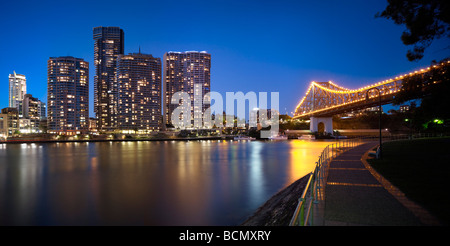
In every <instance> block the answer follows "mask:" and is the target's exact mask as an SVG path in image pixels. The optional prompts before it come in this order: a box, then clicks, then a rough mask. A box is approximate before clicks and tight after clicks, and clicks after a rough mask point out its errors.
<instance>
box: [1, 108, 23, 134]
mask: <svg viewBox="0 0 450 246" xmlns="http://www.w3.org/2000/svg"><path fill="white" fill-rule="evenodd" d="M2 115H3V117H5V116H6V120H5V118H3V120H4V121H3V122H4V124H5V123H6V127H7V133H6V135H7V136H13V135H15V134H16V133H17V132H18V131H19V111H18V110H17V108H12V107H8V108H4V109H2ZM3 128H5V125H3Z"/></svg>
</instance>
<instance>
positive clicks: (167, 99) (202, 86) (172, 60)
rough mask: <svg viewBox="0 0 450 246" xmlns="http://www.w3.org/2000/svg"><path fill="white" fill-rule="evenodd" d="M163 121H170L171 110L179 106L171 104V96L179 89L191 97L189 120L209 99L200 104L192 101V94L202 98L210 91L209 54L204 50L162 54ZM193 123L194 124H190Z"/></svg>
mask: <svg viewBox="0 0 450 246" xmlns="http://www.w3.org/2000/svg"><path fill="white" fill-rule="evenodd" d="M163 59H164V72H163V86H164V91H165V92H164V102H163V107H164V109H163V112H164V121H163V122H164V123H165V124H170V123H172V120H171V115H172V112H173V111H174V110H175V109H176V108H177V107H178V106H179V105H178V104H172V103H171V100H172V96H173V95H174V93H176V92H179V91H184V92H187V93H188V94H189V96H190V98H191V109H190V112H191V122H194V115H199V114H195V112H197V113H198V112H200V111H201V112H200V113H202V112H204V111H205V109H207V108H209V107H210V105H209V103H210V101H203V102H202V106H200V105H197V104H198V103H194V94H198V95H199V96H201V98H202V99H203V98H204V96H205V94H206V93H208V92H210V90H211V89H210V84H211V83H210V80H211V79H210V74H211V54H208V53H207V52H206V51H201V52H198V51H186V52H172V51H171V52H168V53H166V54H164V58H163ZM192 125H194V124H192Z"/></svg>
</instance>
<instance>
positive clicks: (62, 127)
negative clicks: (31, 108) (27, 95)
mask: <svg viewBox="0 0 450 246" xmlns="http://www.w3.org/2000/svg"><path fill="white" fill-rule="evenodd" d="M47 89H48V94H47V103H48V105H47V106H48V107H47V110H48V114H47V127H48V132H49V133H58V134H67V135H75V134H82V133H86V132H88V131H89V63H88V62H86V61H84V60H83V59H80V58H74V57H71V56H65V57H50V59H49V60H48V86H47Z"/></svg>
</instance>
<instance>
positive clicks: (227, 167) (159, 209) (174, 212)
mask: <svg viewBox="0 0 450 246" xmlns="http://www.w3.org/2000/svg"><path fill="white" fill-rule="evenodd" d="M328 144H330V142H327V141H318V140H316V141H306V140H289V141H280V142H268V141H267V142H264V141H252V142H245V141H244V142H240V141H222V140H220V141H218V140H215V141H213V140H208V141H188V142H184V141H172V142H170V141H162V142H103V143H57V144H11V145H2V147H1V148H0V225H238V224H239V223H241V222H243V221H244V220H245V219H246V218H247V217H248V216H250V215H251V214H252V213H253V212H254V211H255V210H256V209H257V208H258V207H259V206H261V205H262V204H263V203H264V202H265V201H266V200H267V199H269V198H270V197H271V196H272V195H274V194H275V193H276V192H278V191H279V190H281V189H282V188H284V187H286V186H288V185H289V184H291V183H292V182H294V181H295V180H297V179H299V178H301V177H303V176H304V175H306V174H308V173H309V172H311V171H312V170H313V168H314V165H315V162H316V161H317V159H318V156H319V154H320V153H321V151H322V150H323V148H324V147H325V146H326V145H328Z"/></svg>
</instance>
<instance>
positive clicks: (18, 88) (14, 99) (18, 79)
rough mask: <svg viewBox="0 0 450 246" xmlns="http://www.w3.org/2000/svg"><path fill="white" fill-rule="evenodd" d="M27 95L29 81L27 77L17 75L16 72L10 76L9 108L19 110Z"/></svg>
mask: <svg viewBox="0 0 450 246" xmlns="http://www.w3.org/2000/svg"><path fill="white" fill-rule="evenodd" d="M25 94H27V79H26V77H25V75H22V74H16V72H15V71H14V73H13V74H10V75H9V107H10V108H17V109H19V108H20V106H21V103H22V101H23V97H24V96H25Z"/></svg>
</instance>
